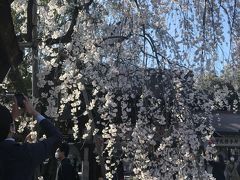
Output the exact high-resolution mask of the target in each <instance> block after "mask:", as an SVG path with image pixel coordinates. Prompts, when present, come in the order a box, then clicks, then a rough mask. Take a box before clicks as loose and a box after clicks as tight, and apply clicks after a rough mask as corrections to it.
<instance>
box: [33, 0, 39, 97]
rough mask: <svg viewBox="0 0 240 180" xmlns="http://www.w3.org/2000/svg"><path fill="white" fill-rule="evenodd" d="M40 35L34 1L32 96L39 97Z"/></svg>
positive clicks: (34, 2) (34, 0)
mask: <svg viewBox="0 0 240 180" xmlns="http://www.w3.org/2000/svg"><path fill="white" fill-rule="evenodd" d="M37 39H38V34H37V2H36V0H33V4H32V45H33V46H32V96H33V98H38V97H39V91H38V86H37V82H38V79H37V74H38V72H39V66H38V63H39V62H38V40H37Z"/></svg>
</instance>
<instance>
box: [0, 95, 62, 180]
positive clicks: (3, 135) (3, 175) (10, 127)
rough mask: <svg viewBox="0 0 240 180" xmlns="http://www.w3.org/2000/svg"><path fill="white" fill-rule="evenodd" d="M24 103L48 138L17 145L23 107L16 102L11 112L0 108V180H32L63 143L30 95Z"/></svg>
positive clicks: (55, 129) (26, 110)
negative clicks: (16, 137) (18, 121)
mask: <svg viewBox="0 0 240 180" xmlns="http://www.w3.org/2000/svg"><path fill="white" fill-rule="evenodd" d="M15 101H16V100H15ZM23 102H24V108H23V110H24V111H25V112H27V113H28V114H30V115H32V116H34V117H35V119H36V120H37V122H38V123H39V126H40V127H41V128H42V130H43V131H44V133H45V134H46V136H47V139H45V140H43V141H40V142H37V143H32V144H31V143H23V144H20V143H17V142H15V140H14V138H13V135H14V133H15V124H14V119H15V118H16V117H17V116H19V114H20V111H19V108H18V106H17V105H16V102H15V103H14V104H13V108H12V113H10V111H9V110H8V109H7V108H6V107H5V106H2V105H0V154H1V157H0V180H31V179H32V178H33V175H34V171H35V168H36V167H38V166H39V165H40V164H41V163H42V162H43V161H44V160H45V159H47V158H48V157H49V156H50V154H52V153H54V151H55V148H56V147H57V145H58V144H59V142H61V140H62V135H61V133H60V132H59V131H58V129H57V128H55V127H54V126H53V125H52V123H50V122H49V121H48V120H47V119H45V118H44V117H43V116H42V115H41V114H40V113H39V112H37V111H36V110H35V109H34V108H33V106H32V104H31V103H30V102H29V100H28V98H27V97H26V96H25V99H24V101H23Z"/></svg>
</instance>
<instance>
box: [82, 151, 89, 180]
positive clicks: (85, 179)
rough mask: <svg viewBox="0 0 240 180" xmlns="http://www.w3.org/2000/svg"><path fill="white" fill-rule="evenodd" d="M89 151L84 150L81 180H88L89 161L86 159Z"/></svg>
mask: <svg viewBox="0 0 240 180" xmlns="http://www.w3.org/2000/svg"><path fill="white" fill-rule="evenodd" d="M88 154H89V149H88V147H85V148H84V159H83V163H82V180H89V159H88Z"/></svg>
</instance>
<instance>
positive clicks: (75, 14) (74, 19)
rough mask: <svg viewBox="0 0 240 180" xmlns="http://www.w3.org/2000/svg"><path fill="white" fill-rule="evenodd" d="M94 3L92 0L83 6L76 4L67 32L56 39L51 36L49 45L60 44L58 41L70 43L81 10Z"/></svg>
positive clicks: (47, 42)
mask: <svg viewBox="0 0 240 180" xmlns="http://www.w3.org/2000/svg"><path fill="white" fill-rule="evenodd" d="M92 3H93V0H90V1H89V2H88V3H85V4H84V5H81V6H76V7H75V8H74V10H73V14H72V21H71V25H70V27H69V29H68V31H67V33H66V34H65V35H64V36H61V37H58V38H56V39H52V38H49V39H47V40H46V44H47V45H49V46H50V45H53V44H58V43H68V42H70V41H71V40H72V33H73V28H74V26H75V25H76V22H77V17H78V12H79V11H81V10H84V9H85V10H88V9H89V6H90V5H91V4H92Z"/></svg>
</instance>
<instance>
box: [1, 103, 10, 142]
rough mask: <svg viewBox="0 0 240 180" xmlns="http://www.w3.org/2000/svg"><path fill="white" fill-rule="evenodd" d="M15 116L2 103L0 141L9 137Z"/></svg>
mask: <svg viewBox="0 0 240 180" xmlns="http://www.w3.org/2000/svg"><path fill="white" fill-rule="evenodd" d="M12 123H13V118H12V115H11V113H10V111H9V110H8V109H7V108H6V107H5V106H3V105H1V104H0V142H1V141H3V140H4V139H6V138H7V136H8V134H9V132H10V126H11V124H12Z"/></svg>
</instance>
